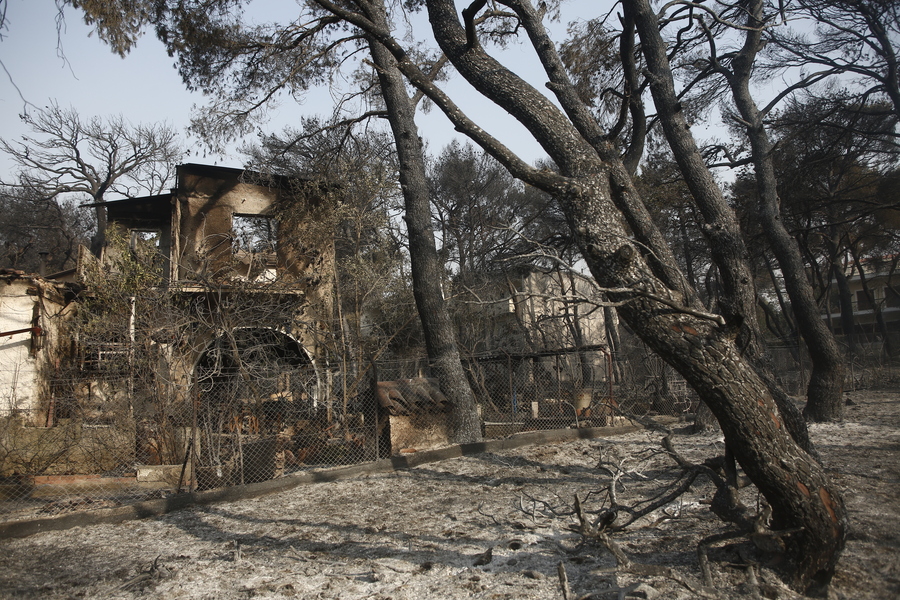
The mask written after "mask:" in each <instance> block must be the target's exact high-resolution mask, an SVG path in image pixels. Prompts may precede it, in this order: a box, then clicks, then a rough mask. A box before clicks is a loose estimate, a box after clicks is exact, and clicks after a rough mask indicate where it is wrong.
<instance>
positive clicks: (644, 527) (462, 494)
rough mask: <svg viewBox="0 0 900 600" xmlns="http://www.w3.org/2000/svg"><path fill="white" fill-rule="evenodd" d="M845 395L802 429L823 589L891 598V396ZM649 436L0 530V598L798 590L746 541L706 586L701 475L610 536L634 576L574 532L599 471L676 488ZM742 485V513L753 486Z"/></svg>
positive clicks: (708, 520) (651, 491)
mask: <svg viewBox="0 0 900 600" xmlns="http://www.w3.org/2000/svg"><path fill="white" fill-rule="evenodd" d="M847 398H848V400H849V401H850V402H851V404H849V405H848V406H847V414H846V421H845V422H844V423H841V424H827V425H813V426H811V433H812V436H813V439H814V440H815V443H816V444H817V446H818V448H819V451H820V452H821V454H822V458H823V460H824V462H825V464H826V467H827V469H828V471H829V473H830V475H831V476H832V477H833V478H834V480H835V482H836V483H837V485H838V486H839V488H840V489H841V490H843V493H844V500H845V502H846V503H847V506H848V508H849V511H850V517H851V519H852V523H851V526H852V530H851V533H850V536H849V539H848V543H847V548H846V550H845V552H844V555H843V557H842V559H841V562H840V564H839V566H838V570H837V574H836V576H835V579H834V582H833V585H832V587H831V590H830V592H829V597H831V598H842V599H848V600H850V599H853V600H860V599H867V598H869V599H893V598H898V597H900V392H894V391H891V392H882V391H864V392H855V393H852V394H848V396H847ZM661 437H662V434H660V433H654V432H647V431H644V432H640V433H632V434H627V435H621V436H616V437H610V438H607V439H595V440H583V441H578V442H569V443H564V444H553V445H536V446H530V447H525V448H520V449H518V450H512V451H507V452H501V453H496V454H483V455H478V456H471V457H464V458H458V459H453V460H448V461H443V462H439V463H432V464H429V465H425V466H422V467H419V468H415V469H411V470H408V471H401V472H395V473H390V474H377V475H371V476H368V477H361V478H358V479H353V480H344V481H338V482H331V483H320V484H312V485H307V486H301V487H297V488H295V489H293V490H290V491H287V492H283V493H279V494H274V495H270V496H265V497H261V498H257V499H255V500H249V501H242V502H235V503H224V504H218V505H213V506H206V507H200V508H194V509H189V510H182V511H179V512H175V513H172V514H169V515H166V516H163V517H159V518H153V519H146V520H141V521H131V522H127V523H123V524H119V525H95V526H90V527H79V528H75V529H71V530H68V531H62V532H48V533H43V534H38V535H34V536H31V537H28V538H24V539H8V540H2V541H0V597H3V598H41V599H56V598H59V599H63V598H66V599H68V598H128V599H131V598H160V599H162V598H165V599H170V598H191V599H202V598H210V599H213V598H214V599H217V600H228V599H238V598H240V599H244V598H310V599H313V598H317V599H318V598H322V599H325V598H334V599H341V600H349V599H355V598H371V599H382V600H387V599H392V600H402V599H410V600H423V599H448V600H457V599H463V598H485V599H501V598H509V599H516V600H527V599H540V600H550V599H563V598H564V597H565V596H564V592H563V586H562V585H561V579H560V571H561V570H562V571H564V573H565V576H566V580H567V586H568V598H570V599H574V598H585V597H589V598H617V597H627V598H649V599H652V598H659V599H678V598H704V597H709V598H747V597H760V598H799V597H800V596H798V595H797V594H795V593H793V592H792V591H791V590H790V589H788V588H787V587H786V586H785V585H783V584H782V583H781V582H780V581H779V580H778V579H777V578H776V577H775V576H774V575H773V574H772V572H771V571H770V570H769V569H767V568H765V566H759V565H755V564H754V562H753V559H754V555H753V553H752V552H749V551H748V548H749V547H750V545H749V543H748V542H747V541H746V539H744V538H736V539H731V540H724V541H721V542H719V543H715V544H712V545H711V546H709V549H708V552H707V554H708V556H709V560H710V569H711V573H712V583H713V585H712V586H709V585H704V584H703V581H702V577H701V571H700V567H699V563H698V554H697V546H698V543H699V542H700V541H701V540H702V539H704V538H707V537H709V536H712V535H714V534H717V533H724V532H726V531H728V530H729V529H728V526H726V525H725V524H723V523H722V522H721V521H719V520H718V519H717V518H716V517H715V516H714V515H712V514H711V513H710V511H709V501H710V499H711V497H712V494H713V491H714V489H713V486H712V484H710V483H709V481H708V480H706V479H705V478H704V477H703V476H700V477H699V478H698V479H697V480H696V481H695V482H694V484H693V486H692V487H691V489H690V491H689V492H687V493H686V494H684V495H683V496H681V497H680V498H679V499H678V500H676V501H673V502H669V503H667V504H665V505H664V506H661V507H660V508H658V509H656V510H654V511H652V512H651V513H650V514H648V515H646V516H645V517H643V518H641V519H639V520H638V521H637V522H635V523H634V524H633V525H631V526H630V527H628V528H627V529H626V530H624V531H621V532H617V533H615V534H613V535H612V539H613V540H614V542H615V543H616V544H617V545H618V547H619V548H620V549H621V550H622V551H623V552H624V553H625V555H626V556H627V558H628V559H629V560H630V561H631V565H632V566H631V568H623V567H622V566H621V565H618V566H617V562H616V560H615V559H614V558H613V556H612V555H611V554H610V552H609V550H608V549H607V548H606V547H604V546H603V545H600V544H598V543H597V542H590V541H587V542H586V541H585V540H584V539H583V537H582V536H581V535H579V534H578V533H576V532H575V531H573V529H572V528H573V527H574V526H576V525H577V519H576V517H575V515H574V514H573V501H574V497H575V495H576V494H577V495H578V497H579V498H580V499H581V500H582V501H583V504H584V508H585V510H586V511H588V513H589V514H594V515H596V514H599V513H600V511H602V510H604V508H607V507H608V506H609V493H608V491H609V485H608V484H609V481H610V479H611V477H612V476H613V475H616V476H617V477H618V485H617V486H616V488H615V489H616V495H617V500H618V502H619V504H621V505H628V506H635V507H640V506H642V504H641V502H644V503H647V502H648V501H650V500H651V499H652V498H654V497H657V495H658V494H660V493H663V492H664V491H665V489H666V488H667V486H669V485H670V484H672V483H674V482H675V481H676V478H677V476H678V474H679V472H680V471H679V469H678V468H677V467H676V465H675V464H674V462H673V461H672V459H671V458H670V457H668V456H667V455H666V454H664V453H662V452H660V439H661ZM675 446H676V449H677V450H678V451H679V452H680V453H682V454H683V455H684V456H685V457H686V458H688V459H689V460H691V461H695V462H702V460H703V459H704V458H706V457H711V456H715V455H717V454H720V453H721V451H722V443H721V437H720V435H718V434H715V433H707V434H701V435H678V436H677V437H676V443H675ZM743 493H744V497H743V500H744V502H745V503H746V504H748V505H750V506H754V507H755V506H756V503H757V501H758V498H757V495H756V493H755V491H754V489H753V488H752V487H750V488H746V489H745V490H744V492H743ZM626 516H627V515H625V514H624V513H623V512H621V511H620V515H619V519H620V520H622V519H624V518H625V517H626ZM617 522H620V521H617ZM647 565H650V566H655V567H651V568H649V569H648V568H646V566H647ZM657 567H658V568H657Z"/></svg>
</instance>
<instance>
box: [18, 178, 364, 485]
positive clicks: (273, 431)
mask: <svg viewBox="0 0 900 600" xmlns="http://www.w3.org/2000/svg"><path fill="white" fill-rule="evenodd" d="M104 206H105V208H106V213H107V220H108V231H107V245H106V247H105V248H104V250H103V253H102V256H101V257H99V258H96V257H93V256H92V255H90V253H88V252H82V254H81V257H80V260H79V265H78V268H77V269H76V271H75V273H74V274H71V277H70V278H71V279H74V280H76V281H77V288H78V290H80V293H79V294H77V298H76V294H74V293H71V290H70V288H71V286H70V288H67V287H66V286H65V285H64V284H62V283H60V282H53V281H50V280H45V279H42V278H38V277H36V276H35V277H31V278H29V277H26V276H24V275H22V274H15V275H13V274H5V275H4V277H5V279H4V282H5V288H4V295H3V299H2V303H3V304H2V306H3V311H2V314H3V317H2V323H3V329H4V332H5V333H7V334H8V337H9V338H10V339H9V340H6V341H5V342H6V343H4V344H3V346H2V347H0V362H2V364H3V365H4V367H3V369H0V371H2V377H4V378H5V379H10V378H12V379H14V380H15V381H12V380H10V381H9V382H6V383H8V384H9V385H7V386H6V387H7V389H13V390H16V391H15V396H9V397H8V398H7V397H5V398H4V402H5V404H6V405H9V406H5V408H6V409H7V410H6V416H9V418H10V419H12V418H13V417H14V418H15V420H16V422H17V423H19V424H21V425H22V426H25V425H27V426H30V427H38V428H41V429H43V430H44V432H43V433H41V434H40V435H39V436H38V437H41V439H38V440H36V441H35V443H34V444H32V446H33V447H35V448H38V447H45V448H46V447H50V446H53V448H54V450H53V454H54V455H56V457H57V458H56V459H55V462H53V463H52V464H51V463H49V462H47V461H44V463H46V464H44V463H42V464H40V465H36V464H34V461H30V460H29V459H28V457H27V456H26V457H25V458H22V456H21V455H22V452H18V455H19V458H18V459H16V460H18V461H19V463H22V464H12V463H13V462H15V461H14V460H13V458H12V457H11V456H10V457H6V456H0V463H2V464H0V471H2V472H0V477H2V476H4V475H5V476H11V475H12V474H13V473H21V472H28V473H35V474H38V473H39V474H51V473H53V474H57V473H67V474H70V473H71V474H82V475H84V474H92V473H93V474H100V473H106V474H110V473H113V472H118V473H127V474H131V473H135V476H136V477H137V478H138V479H141V478H143V479H144V480H145V481H146V482H148V483H158V484H159V485H171V484H172V477H173V475H172V473H173V472H177V473H178V476H177V479H180V480H182V483H185V484H187V483H193V484H196V485H205V486H208V487H212V486H217V485H227V484H231V483H245V482H248V481H258V480H262V479H266V478H269V477H272V476H274V475H276V474H277V472H278V471H279V470H283V469H284V468H285V466H286V465H289V463H291V461H294V462H299V461H300V460H301V459H299V458H298V456H306V457H309V456H310V455H311V454H315V453H322V452H331V453H340V452H341V451H342V450H341V447H340V446H341V445H342V444H343V443H344V442H347V443H350V442H355V441H356V437H357V436H354V434H352V432H351V425H352V424H355V423H358V422H360V421H364V420H365V418H364V416H363V415H362V414H354V415H352V416H351V414H350V407H349V406H348V404H347V401H346V400H344V403H343V404H342V405H338V406H335V405H334V401H333V399H334V398H335V397H343V398H346V397H347V396H348V394H349V392H348V391H347V390H342V389H341V386H342V385H343V384H342V383H341V382H340V381H338V380H337V378H335V377H334V376H333V373H332V372H331V371H329V369H328V365H327V358H326V356H327V354H328V352H327V346H328V344H329V341H330V338H331V325H332V324H331V310H332V302H333V298H332V289H333V272H334V265H333V260H334V256H333V243H332V241H331V240H330V239H316V238H315V236H314V235H311V234H310V233H309V232H310V231H313V230H315V227H313V226H312V222H313V221H314V220H315V219H316V218H317V217H318V215H320V214H321V211H322V210H324V208H323V207H322V205H321V201H320V196H319V194H318V190H317V189H315V188H314V187H311V186H308V185H306V183H305V182H302V181H296V180H290V179H286V178H280V177H267V176H263V175H261V174H258V173H251V172H247V171H244V170H241V169H231V168H223V167H216V166H206V165H197V164H185V165H181V166H179V167H178V169H177V184H176V187H175V188H174V189H172V190H171V192H170V193H167V194H160V195H154V196H147V197H142V198H130V199H126V200H120V201H112V202H107V203H105V204H104ZM319 229H321V228H319ZM7 280H8V281H7ZM67 290H70V292H68V296H66V295H65V293H64V292H66V291H67ZM73 300H74V302H73ZM13 304H15V306H13ZM64 313H65V314H64ZM56 317H59V318H58V319H56V321H54V322H58V323H59V324H60V327H61V328H60V330H59V331H58V332H57V331H55V330H51V328H50V327H48V325H47V323H49V322H50V321H51V320H53V319H55V318H56ZM63 317H65V318H63ZM63 324H64V325H65V326H63ZM0 333H2V332H0ZM0 341H3V340H0ZM8 395H9V394H7V396H8ZM353 408H354V409H355V408H358V407H356V406H354V407H353ZM7 420H9V419H7ZM73 424H77V427H78V430H77V431H76V432H69V433H67V434H66V435H63V436H60V433H59V432H61V431H63V429H65V428H70V429H71V428H72V427H74V425H73ZM20 429H21V427H20ZM87 429H90V430H91V431H92V432H98V431H99V432H105V434H104V435H100V436H99V438H102V439H99V438H98V435H94V434H92V436H93V438H98V441H96V443H93V442H92V443H91V447H90V448H81V446H82V445H83V444H82V442H83V440H84V439H85V437H86V436H85V435H83V432H84V431H87ZM51 430H55V433H49V432H50V431H51ZM35 435H37V434H35ZM53 436H56V437H62V438H64V440H63V441H61V442H59V444H55V445H54V444H51V443H50V441H49V440H50V438H51V437H53ZM87 437H91V436H87ZM42 440H43V441H42ZM334 440H338V441H337V442H335V441H334ZM6 441H8V440H0V442H4V443H3V444H0V447H5V446H9V444H6V443H5V442H6ZM357 443H358V442H357ZM65 444H69V445H70V446H71V448H65V447H63V446H65ZM322 446H330V448H327V449H325V450H323V449H322V448H321V447H322ZM25 454H27V451H26V452H25ZM165 465H177V467H178V468H175V467H170V468H164V466H165ZM154 466H160V468H157V469H154V468H151V467H154ZM204 478H205V481H203V479H204ZM154 480H158V481H154Z"/></svg>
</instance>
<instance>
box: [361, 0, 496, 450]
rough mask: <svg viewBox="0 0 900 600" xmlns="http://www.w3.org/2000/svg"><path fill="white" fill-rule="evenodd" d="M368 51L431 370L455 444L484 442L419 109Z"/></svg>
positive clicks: (390, 67) (382, 60)
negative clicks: (448, 280) (392, 150)
mask: <svg viewBox="0 0 900 600" xmlns="http://www.w3.org/2000/svg"><path fill="white" fill-rule="evenodd" d="M372 13H374V14H370V15H369V17H370V18H371V19H372V20H373V22H375V23H376V24H378V25H379V26H383V27H384V26H386V22H387V19H386V18H385V17H384V13H383V12H382V11H381V7H380V6H378V7H374V8H373V9H372ZM369 49H370V51H371V54H372V59H373V62H374V63H375V66H376V68H377V69H378V77H379V83H380V84H381V92H382V96H383V98H384V101H385V105H386V108H387V112H388V120H389V121H390V125H391V130H392V131H393V134H394V139H395V141H396V146H397V156H398V158H399V163H400V185H401V187H402V191H403V198H404V202H405V209H406V210H405V212H406V214H405V217H404V219H405V221H406V227H407V233H408V235H409V253H410V262H411V270H412V279H413V295H414V296H415V300H416V308H417V310H418V313H419V318H420V320H421V322H422V330H423V332H424V335H425V346H426V348H427V351H428V358H429V361H430V363H431V369H432V371H433V372H434V374H435V376H436V377H437V379H438V381H439V383H440V386H441V391H443V392H444V394H445V395H446V396H447V398H448V399H449V400H450V402H451V405H452V407H453V411H452V423H451V425H452V432H451V438H452V441H454V442H456V443H465V442H474V441H479V440H481V420H480V418H479V416H478V412H477V408H476V404H475V397H474V395H473V394H472V390H471V388H470V387H469V381H468V379H467V378H466V373H465V371H464V369H463V366H462V362H461V361H460V356H459V350H458V348H457V346H456V337H455V330H454V327H453V322H452V320H451V319H450V314H449V313H448V311H447V307H446V304H445V303H444V296H443V292H442V290H441V281H442V279H443V265H442V264H441V261H440V260H439V258H438V254H437V250H436V247H435V241H434V232H433V230H432V227H431V204H430V202H431V199H430V194H429V191H428V184H427V180H426V176H425V159H424V154H423V148H422V142H421V140H420V139H419V134H418V130H417V128H416V124H415V109H414V107H413V104H412V101H411V100H410V98H409V96H408V95H407V92H406V87H405V84H404V80H403V77H402V75H401V74H400V71H399V70H398V69H397V62H396V60H395V59H394V57H393V56H392V55H391V54H390V52H388V51H387V49H385V48H384V46H382V45H381V44H379V43H378V42H377V41H375V40H374V39H371V38H370V39H369Z"/></svg>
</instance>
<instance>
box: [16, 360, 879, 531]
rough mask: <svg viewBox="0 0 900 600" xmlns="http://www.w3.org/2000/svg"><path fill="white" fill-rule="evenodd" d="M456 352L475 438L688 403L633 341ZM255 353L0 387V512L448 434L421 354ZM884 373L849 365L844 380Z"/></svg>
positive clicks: (692, 406)
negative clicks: (173, 370)
mask: <svg viewBox="0 0 900 600" xmlns="http://www.w3.org/2000/svg"><path fill="white" fill-rule="evenodd" d="M775 352H776V355H777V356H780V355H778V352H782V353H783V354H784V355H785V356H783V357H781V358H780V359H779V360H778V361H777V362H778V364H779V365H780V367H781V368H780V370H779V372H778V375H779V378H780V379H781V381H782V383H783V384H784V385H787V386H788V391H790V392H793V393H796V390H797V389H799V388H800V387H801V386H802V385H803V378H804V373H805V372H807V373H808V371H807V370H805V369H804V368H797V369H794V370H788V369H787V368H785V367H784V365H787V364H790V362H789V356H790V355H791V349H776V350H775ZM859 360H861V359H858V361H857V362H859ZM463 362H464V368H465V371H466V374H467V376H468V379H469V383H470V386H471V389H472V390H473V392H474V394H475V398H476V401H477V403H478V407H479V410H480V416H481V420H482V433H483V435H484V437H485V438H487V439H491V438H502V437H506V436H509V435H514V434H516V433H519V432H523V431H533V430H540V429H559V428H571V427H609V426H616V425H622V424H626V423H628V422H629V418H630V417H646V416H652V417H654V418H656V419H659V420H666V419H669V420H670V422H672V421H675V420H677V419H684V418H689V417H690V416H691V415H692V414H693V413H695V411H696V410H697V408H698V405H699V400H698V398H697V396H696V394H695V393H694V392H693V391H692V390H691V389H690V388H689V387H688V386H687V385H686V383H685V381H684V380H683V379H682V378H681V377H680V376H678V375H677V374H676V373H675V372H674V371H673V370H672V369H671V368H670V367H668V366H667V365H665V363H663V362H662V361H661V360H660V359H658V358H657V357H655V356H654V355H652V354H651V353H650V352H649V351H648V350H646V349H645V348H643V347H642V346H640V345H639V344H633V345H630V346H627V347H623V349H622V350H621V351H620V352H619V353H610V352H609V351H607V350H605V349H603V348H594V349H588V350H581V351H561V352H541V353H530V354H503V355H500V354H492V355H483V356H473V357H467V358H465V359H464V361H463ZM242 364H245V363H242ZM246 364H249V361H248V363H246ZM266 364H267V365H268V367H267V368H266V369H262V370H248V369H243V368H237V367H235V366H234V365H233V364H229V363H228V361H221V360H219V359H215V360H213V359H205V362H204V361H203V360H201V361H200V363H198V364H197V365H196V367H195V370H194V374H193V377H192V378H191V380H190V381H187V382H179V381H174V380H165V379H163V378H161V377H159V376H158V375H157V376H154V377H151V376H149V375H147V374H140V373H138V374H128V373H127V372H125V371H126V370H124V369H118V370H117V369H113V370H111V371H109V370H107V371H103V370H95V371H90V372H87V373H85V372H81V373H76V374H72V375H69V376H67V377H56V378H51V379H50V380H49V381H48V383H47V386H48V389H47V390H45V391H46V392H48V393H46V394H45V395H46V396H47V397H49V398H50V400H49V402H45V403H44V404H41V405H39V406H38V407H37V408H34V407H32V408H31V409H29V410H27V411H26V410H22V409H21V408H16V407H20V406H22V402H21V401H20V400H21V398H17V397H16V390H15V389H12V390H7V391H6V392H4V393H3V395H0V520H6V521H8V520H18V519H25V518H36V517H42V516H52V515H57V514H61V513H65V512H69V511H73V510H85V509H92V508H105V507H113V506H119V505H123V504H127V503H132V502H135V501H141V500H148V499H154V498H164V497H168V496H171V495H175V494H178V493H180V492H187V491H203V490H209V489H215V488H222V487H228V486H240V485H245V484H251V483H255V482H261V481H266V480H269V479H275V478H279V477H284V476H287V475H290V474H291V473H296V472H298V471H303V470H309V469H316V468H322V467H333V466H338V465H347V464H353V463H360V462H366V461H374V460H378V459H382V458H387V457H389V456H391V455H396V454H403V453H406V452H415V451H419V450H424V449H429V448H434V447H439V446H442V445H446V444H447V443H448V441H449V437H448V436H449V425H450V423H449V421H450V418H449V417H450V412H449V403H448V401H447V399H446V398H445V397H444V396H443V394H442V393H441V390H440V386H439V385H438V383H437V380H436V378H435V377H434V374H433V373H431V371H430V369H429V367H428V362H427V360H425V359H417V360H392V361H379V362H377V363H372V362H361V363H358V364H357V363H346V364H341V365H331V366H322V365H317V364H313V363H311V362H306V363H304V364H287V363H284V362H282V363H279V362H278V361H277V360H269V361H267V362H266ZM800 364H803V363H800ZM894 371H895V369H894V370H892V369H891V366H890V365H881V366H879V364H875V363H872V364H866V365H865V366H863V365H862V364H858V365H855V366H854V368H853V369H851V376H852V377H853V378H854V381H853V382H850V385H853V386H855V385H856V384H857V383H859V384H860V385H862V383H864V382H863V381H862V378H864V377H865V378H867V379H866V381H869V380H871V381H869V382H870V383H873V382H875V383H877V381H876V379H877V377H878V375H877V374H878V373H881V377H882V378H883V376H884V374H885V373H888V374H891V373H893V372H894ZM878 381H880V379H879V380H878Z"/></svg>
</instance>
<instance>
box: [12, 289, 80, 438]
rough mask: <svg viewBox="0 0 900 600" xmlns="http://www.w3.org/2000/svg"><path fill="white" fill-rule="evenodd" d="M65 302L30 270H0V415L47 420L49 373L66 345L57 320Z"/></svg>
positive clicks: (35, 421) (32, 421)
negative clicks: (33, 329)
mask: <svg viewBox="0 0 900 600" xmlns="http://www.w3.org/2000/svg"><path fill="white" fill-rule="evenodd" d="M65 310H66V303H65V300H64V296H63V294H62V290H61V289H60V288H59V287H57V286H56V285H55V284H53V283H51V282H48V281H46V280H43V279H42V278H40V277H38V276H36V275H33V276H29V275H24V274H6V275H0V333H3V332H11V331H17V330H20V329H27V328H31V327H40V328H41V330H42V334H41V335H36V334H34V333H31V332H25V333H15V334H11V335H4V336H2V337H0V417H7V416H8V415H11V414H13V413H18V417H17V418H22V419H23V420H24V421H25V422H26V423H29V424H33V425H39V426H40V425H46V420H47V409H48V405H47V403H48V401H49V377H50V373H51V371H52V366H53V364H54V362H55V359H56V358H57V357H59V356H60V355H61V353H62V351H63V349H64V348H65V344H66V340H65V339H63V337H62V335H61V331H60V325H61V324H62V321H63V313H64V311H65Z"/></svg>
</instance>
